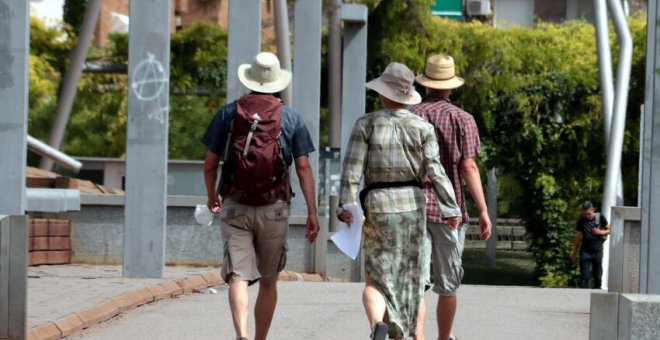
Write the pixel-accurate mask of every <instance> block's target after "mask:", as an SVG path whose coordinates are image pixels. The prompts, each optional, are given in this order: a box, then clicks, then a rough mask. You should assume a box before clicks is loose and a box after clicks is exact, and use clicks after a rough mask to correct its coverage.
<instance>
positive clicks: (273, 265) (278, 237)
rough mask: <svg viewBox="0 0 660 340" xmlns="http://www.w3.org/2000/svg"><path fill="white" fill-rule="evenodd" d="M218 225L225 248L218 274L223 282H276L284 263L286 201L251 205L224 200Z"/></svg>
mask: <svg viewBox="0 0 660 340" xmlns="http://www.w3.org/2000/svg"><path fill="white" fill-rule="evenodd" d="M220 226H221V228H222V242H223V246H224V263H223V265H222V271H221V274H222V278H223V279H224V280H225V282H227V283H231V282H237V281H248V283H249V284H253V283H255V282H257V281H258V280H259V279H261V280H264V281H266V282H275V281H277V276H278V273H279V272H280V271H282V269H284V265H285V264H286V252H287V234H288V231H289V204H288V203H287V202H284V201H278V202H276V203H273V204H268V205H262V206H250V205H244V204H239V203H237V202H235V201H232V200H230V199H226V200H225V201H224V203H223V205H222V210H221V212H220Z"/></svg>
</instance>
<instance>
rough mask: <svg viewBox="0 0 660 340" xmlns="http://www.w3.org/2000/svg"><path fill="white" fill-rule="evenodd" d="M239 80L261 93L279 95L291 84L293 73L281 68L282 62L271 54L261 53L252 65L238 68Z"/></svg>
mask: <svg viewBox="0 0 660 340" xmlns="http://www.w3.org/2000/svg"><path fill="white" fill-rule="evenodd" d="M238 80H239V81H240V82H241V84H243V86H245V87H247V88H248V89H250V90H252V91H255V92H259V93H277V92H280V91H282V90H284V89H285V88H286V87H287V86H289V84H290V83H291V71H289V70H285V69H282V68H280V60H279V59H277V56H276V55H275V54H273V53H270V52H261V53H259V54H257V56H256V57H254V60H253V61H252V63H251V64H242V65H241V66H239V67H238Z"/></svg>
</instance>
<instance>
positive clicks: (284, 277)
mask: <svg viewBox="0 0 660 340" xmlns="http://www.w3.org/2000/svg"><path fill="white" fill-rule="evenodd" d="M277 279H278V280H279V281H298V277H297V276H296V274H295V273H293V272H290V271H287V270H283V271H281V272H280V274H279V275H278V276H277Z"/></svg>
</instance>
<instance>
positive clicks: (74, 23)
mask: <svg viewBox="0 0 660 340" xmlns="http://www.w3.org/2000/svg"><path fill="white" fill-rule="evenodd" d="M87 4H88V0H64V6H63V8H62V12H63V13H62V19H63V20H64V22H65V23H66V24H68V25H69V26H70V27H71V29H72V30H73V32H75V34H76V35H78V33H80V27H81V26H82V23H83V21H84V19H85V10H86V9H87Z"/></svg>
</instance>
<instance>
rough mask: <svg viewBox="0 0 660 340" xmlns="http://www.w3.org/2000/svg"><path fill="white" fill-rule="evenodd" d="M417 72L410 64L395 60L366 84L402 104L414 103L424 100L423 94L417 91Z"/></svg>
mask: <svg viewBox="0 0 660 340" xmlns="http://www.w3.org/2000/svg"><path fill="white" fill-rule="evenodd" d="M414 82H415V74H414V73H413V71H411V70H410V69H409V68H408V66H406V65H404V64H401V63H397V62H393V63H390V64H389V65H387V67H386V68H385V71H383V74H381V75H380V77H378V78H376V79H374V80H372V81H370V82H368V83H366V84H365V86H366V87H367V88H368V89H371V90H374V91H376V92H378V93H379V94H381V95H382V96H383V97H385V98H387V99H389V100H392V101H395V102H397V103H400V104H405V105H414V104H419V103H420V102H421V101H422V96H421V95H420V94H419V92H417V91H415V87H414V85H413V84H414Z"/></svg>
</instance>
